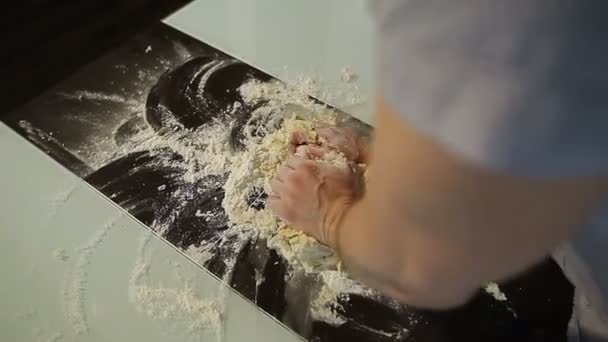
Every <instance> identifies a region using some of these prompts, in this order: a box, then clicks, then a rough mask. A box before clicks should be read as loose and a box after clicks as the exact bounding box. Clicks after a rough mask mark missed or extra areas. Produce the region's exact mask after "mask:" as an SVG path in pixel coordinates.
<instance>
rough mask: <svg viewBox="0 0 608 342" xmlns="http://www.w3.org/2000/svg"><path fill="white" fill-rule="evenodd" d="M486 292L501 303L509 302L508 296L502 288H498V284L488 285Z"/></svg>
mask: <svg viewBox="0 0 608 342" xmlns="http://www.w3.org/2000/svg"><path fill="white" fill-rule="evenodd" d="M484 290H485V291H486V292H487V293H488V294H489V295H491V296H492V297H494V299H496V300H497V301H499V302H504V301H506V300H507V296H506V295H505V294H504V293H503V292H502V291H501V290H500V287H498V284H496V283H488V285H487V286H486V287H485V288H484Z"/></svg>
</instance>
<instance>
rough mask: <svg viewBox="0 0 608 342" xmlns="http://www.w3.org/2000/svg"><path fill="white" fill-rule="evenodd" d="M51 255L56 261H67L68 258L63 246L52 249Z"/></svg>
mask: <svg viewBox="0 0 608 342" xmlns="http://www.w3.org/2000/svg"><path fill="white" fill-rule="evenodd" d="M53 257H54V258H55V259H56V260H58V261H68V260H69V259H70V256H69V255H68V252H67V251H66V250H65V249H63V248H57V249H56V250H54V251H53Z"/></svg>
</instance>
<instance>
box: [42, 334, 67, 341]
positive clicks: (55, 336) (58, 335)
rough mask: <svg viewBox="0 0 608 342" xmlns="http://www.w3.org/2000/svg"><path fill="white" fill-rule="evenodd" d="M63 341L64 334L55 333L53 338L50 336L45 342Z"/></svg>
mask: <svg viewBox="0 0 608 342" xmlns="http://www.w3.org/2000/svg"><path fill="white" fill-rule="evenodd" d="M61 340H63V334H62V333H55V334H53V335H51V336H49V337H48V338H47V339H46V340H45V342H59V341H61Z"/></svg>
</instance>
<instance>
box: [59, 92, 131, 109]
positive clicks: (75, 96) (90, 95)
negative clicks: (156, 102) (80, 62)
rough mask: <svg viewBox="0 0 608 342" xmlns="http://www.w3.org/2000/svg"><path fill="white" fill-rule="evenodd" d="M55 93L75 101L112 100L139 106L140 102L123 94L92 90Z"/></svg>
mask: <svg viewBox="0 0 608 342" xmlns="http://www.w3.org/2000/svg"><path fill="white" fill-rule="evenodd" d="M57 95H59V96H61V97H63V98H65V99H68V100H76V101H84V100H87V101H97V102H113V103H119V104H126V105H129V106H139V105H140V103H139V102H138V101H135V100H130V99H126V98H125V97H123V96H120V95H118V94H106V93H102V92H94V91H88V90H76V91H74V92H71V93H66V92H60V93H57Z"/></svg>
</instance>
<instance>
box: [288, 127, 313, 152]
mask: <svg viewBox="0 0 608 342" xmlns="http://www.w3.org/2000/svg"><path fill="white" fill-rule="evenodd" d="M309 143H314V141H310V139H308V135H307V134H305V133H304V132H301V131H295V132H293V133H291V137H290V138H289V144H290V145H291V152H292V153H295V152H296V148H297V147H298V146H300V145H305V144H309Z"/></svg>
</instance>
